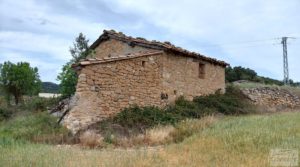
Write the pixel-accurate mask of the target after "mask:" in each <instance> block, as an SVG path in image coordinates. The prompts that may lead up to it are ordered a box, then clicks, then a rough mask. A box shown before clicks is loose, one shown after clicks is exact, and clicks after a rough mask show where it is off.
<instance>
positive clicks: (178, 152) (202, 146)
mask: <svg viewBox="0 0 300 167" xmlns="http://www.w3.org/2000/svg"><path fill="white" fill-rule="evenodd" d="M198 121H203V120H198ZM191 126H192V125H191ZM1 140H2V141H0V166H269V162H268V157H269V152H270V149H275V148H279V149H295V150H298V151H300V112H286V113H276V114H272V115H247V116H239V117H233V116H226V117H224V118H222V119H220V120H218V121H215V122H214V123H213V124H212V125H211V126H210V127H208V128H204V129H202V130H200V131H199V132H198V133H196V134H194V135H192V136H191V137H189V138H187V139H185V140H184V141H183V142H181V143H177V144H170V145H166V146H161V147H153V148H136V149H133V148H132V149H127V150H126V149H113V148H111V149H102V150H101V149H99V150H97V149H94V150H91V149H81V148H77V147H67V146H62V147H58V146H53V145H52V146H51V145H42V144H29V143H22V142H21V143H20V142H17V141H12V140H9V139H7V141H6V140H4V139H1Z"/></svg>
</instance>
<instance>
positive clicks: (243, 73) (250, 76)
mask: <svg viewBox="0 0 300 167" xmlns="http://www.w3.org/2000/svg"><path fill="white" fill-rule="evenodd" d="M225 78H226V82H234V81H239V80H247V81H252V82H258V83H263V84H267V85H279V86H281V85H283V84H284V83H283V81H280V80H276V79H272V78H268V77H263V76H259V75H257V73H256V72H255V71H254V70H252V69H250V68H244V67H241V66H237V67H230V66H229V67H226V69H225ZM289 81H290V85H291V86H300V82H294V81H293V80H291V79H290V80H289Z"/></svg>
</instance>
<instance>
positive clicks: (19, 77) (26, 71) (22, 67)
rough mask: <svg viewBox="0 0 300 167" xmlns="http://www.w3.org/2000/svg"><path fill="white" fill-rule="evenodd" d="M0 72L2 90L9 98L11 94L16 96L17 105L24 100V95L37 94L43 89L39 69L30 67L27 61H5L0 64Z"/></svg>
mask: <svg viewBox="0 0 300 167" xmlns="http://www.w3.org/2000/svg"><path fill="white" fill-rule="evenodd" d="M0 72H1V74H0V85H1V87H2V90H3V91H4V93H5V95H6V97H7V100H10V96H13V97H14V99H15V104H16V105H18V104H19V103H20V102H21V101H22V96H23V95H36V94H38V93H39V91H40V89H41V80H40V77H39V73H38V69H37V68H36V67H34V68H32V67H30V64H29V63H27V62H19V63H17V64H14V63H11V62H9V61H8V62H4V63H3V64H1V65H0Z"/></svg>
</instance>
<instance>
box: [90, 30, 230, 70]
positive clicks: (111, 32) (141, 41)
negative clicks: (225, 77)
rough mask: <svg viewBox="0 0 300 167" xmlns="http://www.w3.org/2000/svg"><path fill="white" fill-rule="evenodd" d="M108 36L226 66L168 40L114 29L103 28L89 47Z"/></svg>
mask: <svg viewBox="0 0 300 167" xmlns="http://www.w3.org/2000/svg"><path fill="white" fill-rule="evenodd" d="M109 38H113V39H116V40H119V41H123V42H126V43H128V44H129V45H131V46H135V45H138V46H142V47H146V48H152V49H157V50H164V51H170V52H175V53H180V54H181V55H183V56H188V57H194V58H199V59H202V60H204V61H208V62H211V63H214V64H218V65H221V66H227V65H228V64H227V63H226V62H224V61H220V60H217V59H214V58H210V57H206V56H204V55H201V54H199V53H196V52H191V51H188V50H186V49H183V48H180V47H177V46H175V45H173V44H171V43H170V42H159V41H155V40H152V41H149V40H146V39H144V38H140V37H137V38H133V37H131V36H126V35H125V34H123V33H122V32H116V31H114V30H104V31H103V34H102V35H100V37H99V38H98V39H97V40H96V41H95V42H94V43H93V44H92V45H91V49H95V48H96V47H97V46H98V45H99V44H100V43H101V42H102V41H105V40H108V39H109Z"/></svg>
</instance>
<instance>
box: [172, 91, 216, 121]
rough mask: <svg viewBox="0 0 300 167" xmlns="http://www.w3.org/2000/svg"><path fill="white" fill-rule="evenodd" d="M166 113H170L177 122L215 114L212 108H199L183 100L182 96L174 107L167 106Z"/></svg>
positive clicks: (195, 104)
mask: <svg viewBox="0 0 300 167" xmlns="http://www.w3.org/2000/svg"><path fill="white" fill-rule="evenodd" d="M166 111H167V112H169V113H172V115H174V117H176V118H177V120H183V119H186V118H201V117H203V116H205V115H209V114H212V113H215V112H216V110H215V109H214V108H207V107H200V106H199V105H197V103H195V102H193V101H188V100H185V99H184V97H183V96H181V97H179V98H178V99H177V100H176V101H175V105H171V106H168V107H167V108H166Z"/></svg>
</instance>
